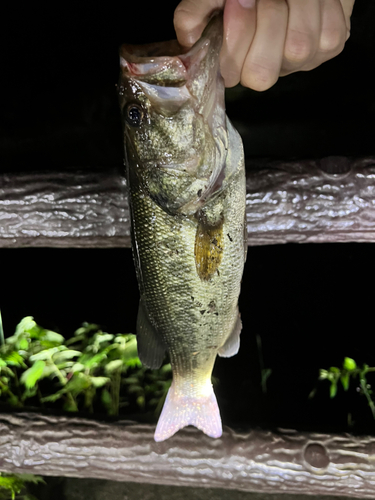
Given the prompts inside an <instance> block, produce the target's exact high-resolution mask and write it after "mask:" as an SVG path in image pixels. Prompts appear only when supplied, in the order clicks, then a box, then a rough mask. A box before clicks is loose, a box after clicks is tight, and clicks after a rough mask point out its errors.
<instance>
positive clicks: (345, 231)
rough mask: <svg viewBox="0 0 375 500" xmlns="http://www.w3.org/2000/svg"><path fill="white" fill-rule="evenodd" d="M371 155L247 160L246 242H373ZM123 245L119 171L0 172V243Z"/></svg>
mask: <svg viewBox="0 0 375 500" xmlns="http://www.w3.org/2000/svg"><path fill="white" fill-rule="evenodd" d="M374 200H375V157H367V158H357V159H349V158H343V157H328V158H323V159H321V160H304V161H293V162H292V161H290V162H282V161H266V160H263V161H259V160H258V161H255V160H254V161H249V162H248V164H247V227H248V234H249V240H248V241H249V245H266V244H267V245H268V244H276V243H287V242H294V243H311V242H349V241H367V242H369V241H375V225H374V222H375V202H374ZM42 246H43V247H65V248H69V247H70V248H73V247H74V248H90V247H102V248H103V247H104V248H105V247H107V248H108V247H129V246H130V219H129V207H128V202H127V188H126V180H125V178H124V174H123V172H122V171H117V170H107V169H102V170H97V171H94V172H92V171H76V170H70V171H69V170H68V171H64V172H39V173H27V174H22V173H18V174H1V175H0V247H13V248H15V247H42Z"/></svg>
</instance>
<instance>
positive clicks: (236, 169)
mask: <svg viewBox="0 0 375 500" xmlns="http://www.w3.org/2000/svg"><path fill="white" fill-rule="evenodd" d="M222 39H223V18H222V14H220V13H219V14H215V15H214V16H213V17H212V19H211V20H210V22H209V23H208V25H207V26H206V28H205V30H204V31H203V33H202V36H201V37H200V39H199V40H198V41H197V42H196V43H195V44H194V45H193V46H192V47H191V48H190V49H189V50H187V49H184V48H183V47H181V46H180V45H179V43H178V42H177V40H173V41H169V42H160V43H155V44H147V45H128V44H124V45H122V46H121V47H120V67H121V70H120V78H119V84H118V95H119V104H120V109H121V116H122V122H123V131H124V144H125V165H126V177H127V183H128V189H129V207H130V213H131V231H132V248H133V258H134V263H135V268H136V274H137V280H138V285H139V292H140V304H139V310H138V317H137V332H136V333H137V342H138V355H139V358H140V360H141V362H142V363H143V364H144V365H146V366H148V367H150V368H153V369H156V368H158V367H160V366H161V364H162V362H163V360H164V358H165V355H166V352H168V353H169V359H170V363H171V367H172V373H173V380H172V383H171V386H170V388H169V391H168V394H167V396H166V399H165V402H164V406H163V409H162V412H161V414H160V417H159V420H158V423H157V426H156V430H155V434H154V439H155V441H157V442H159V441H164V440H165V439H168V438H169V437H171V436H172V435H173V434H175V433H176V432H177V431H178V430H179V429H181V428H183V427H185V426H188V425H193V426H195V427H197V428H198V429H200V430H201V431H203V432H204V433H205V434H207V435H208V436H210V437H213V438H218V437H220V436H221V435H222V422H221V417H220V411H219V408H218V404H217V400H216V396H215V394H214V391H213V386H212V382H211V374H212V370H213V367H214V363H215V360H216V357H217V355H219V356H222V357H230V356H233V355H235V354H236V353H237V352H238V349H239V337H240V332H241V329H242V323H241V318H240V313H239V310H238V298H239V295H240V288H241V279H242V274H243V269H244V264H245V260H246V252H247V231H246V218H245V208H246V179H245V166H244V152H243V146H242V140H241V137H240V135H239V133H238V132H237V131H236V130H235V128H234V127H233V125H232V124H231V122H230V121H229V119H228V117H227V116H226V112H225V99H224V96H225V86H224V81H223V78H222V76H221V74H220V68H219V54H220V49H221V45H222Z"/></svg>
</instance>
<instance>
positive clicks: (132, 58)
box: [120, 10, 223, 86]
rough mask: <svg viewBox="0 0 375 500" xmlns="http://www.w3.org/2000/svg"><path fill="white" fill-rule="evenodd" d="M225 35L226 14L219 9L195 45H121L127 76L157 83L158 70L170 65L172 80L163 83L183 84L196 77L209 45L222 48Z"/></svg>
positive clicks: (123, 66)
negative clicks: (224, 22)
mask: <svg viewBox="0 0 375 500" xmlns="http://www.w3.org/2000/svg"><path fill="white" fill-rule="evenodd" d="M214 18H216V20H214ZM222 39H223V15H222V12H220V11H218V10H216V11H214V12H213V13H212V15H211V18H210V20H209V23H208V24H207V26H206V28H205V29H204V31H203V33H202V35H201V37H200V38H199V39H198V40H197V41H196V42H195V44H194V45H193V46H192V47H183V46H182V45H180V44H179V43H178V41H177V40H170V41H168V42H158V43H154V44H144V45H131V44H123V45H121V47H120V65H121V68H122V71H123V72H124V73H125V74H126V75H127V77H130V78H133V79H135V80H143V81H145V82H148V83H153V80H154V79H155V78H156V77H157V75H158V73H160V72H161V71H163V70H164V69H165V67H166V65H168V67H169V69H171V70H172V75H170V76H169V79H168V83H166V82H164V83H162V85H166V86H183V85H185V84H186V83H187V82H188V81H189V80H192V79H193V78H194V76H195V73H196V72H197V71H198V70H199V62H200V60H201V58H203V57H204V55H205V52H206V51H207V50H208V47H209V45H211V44H212V43H213V44H214V45H215V44H217V46H218V50H220V48H221V45H222ZM217 41H218V42H219V43H217ZM149 80H150V81H149ZM159 85H160V83H159Z"/></svg>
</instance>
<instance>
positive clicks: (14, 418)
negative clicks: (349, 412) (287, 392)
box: [0, 412, 375, 498]
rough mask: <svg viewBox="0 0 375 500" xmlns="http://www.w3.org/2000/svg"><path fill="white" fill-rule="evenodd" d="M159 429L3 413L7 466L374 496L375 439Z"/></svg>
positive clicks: (0, 464)
mask: <svg viewBox="0 0 375 500" xmlns="http://www.w3.org/2000/svg"><path fill="white" fill-rule="evenodd" d="M153 432H154V427H153V426H151V425H145V424H137V423H134V422H126V421H119V422H114V423H105V422H99V421H96V420H88V419H84V418H78V417H70V416H69V417H61V416H51V415H48V416H47V415H39V414H37V413H26V412H25V413H24V412H21V413H10V414H2V415H0V470H3V471H7V472H17V473H26V472H27V473H32V474H41V475H47V476H48V475H50V476H70V477H81V478H84V477H85V478H98V479H110V480H114V481H135V482H142V483H153V484H163V485H179V486H205V487H211V488H223V489H236V490H240V491H253V492H263V493H288V494H300V495H302V494H306V495H338V496H339V495H342V496H347V497H351V498H374V496H375V437H374V436H372V437H370V436H362V437H354V436H351V435H334V434H313V433H312V434H308V433H303V432H302V433H301V432H297V431H295V430H281V429H280V430H277V431H276V432H271V431H262V430H249V431H248V432H235V431H233V430H231V429H228V428H225V429H224V434H223V436H222V438H220V439H211V438H208V437H207V436H205V435H203V434H202V433H201V432H200V431H198V430H197V429H195V428H192V427H188V428H186V429H184V430H182V431H180V432H178V433H177V434H176V435H175V436H173V437H172V438H170V439H169V440H167V441H164V442H161V443H155V442H154V440H153Z"/></svg>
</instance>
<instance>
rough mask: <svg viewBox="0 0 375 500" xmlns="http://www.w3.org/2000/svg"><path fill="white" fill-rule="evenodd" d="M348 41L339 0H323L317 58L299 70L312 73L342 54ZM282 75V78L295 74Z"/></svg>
mask: <svg viewBox="0 0 375 500" xmlns="http://www.w3.org/2000/svg"><path fill="white" fill-rule="evenodd" d="M346 39H347V27H346V23H345V18H344V12H343V9H342V6H341V2H340V1H339V0H321V34H320V40H319V47H318V51H317V53H316V55H315V57H314V58H313V59H312V60H310V61H309V62H307V63H306V64H305V65H304V66H303V67H301V68H300V69H299V70H295V71H310V70H312V69H314V68H317V67H318V66H320V65H321V64H323V63H324V62H326V61H328V60H330V59H332V58H333V57H335V56H337V55H338V54H340V52H342V50H343V48H344V46H345V41H346ZM293 72H294V71H289V73H287V72H285V73H282V76H284V75H286V74H290V73H293Z"/></svg>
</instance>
